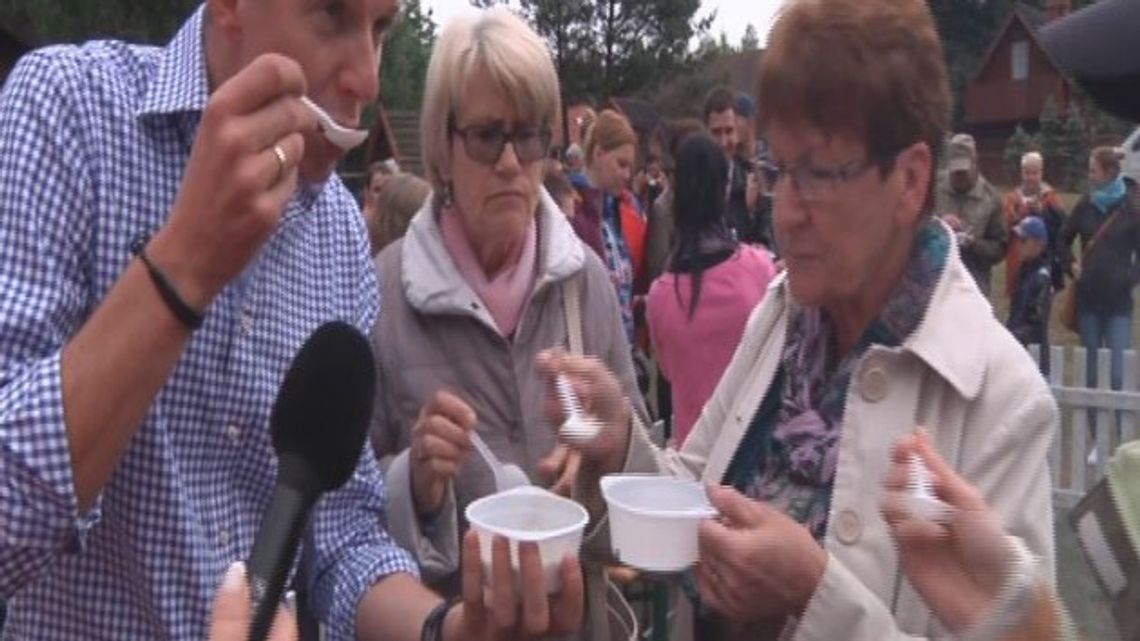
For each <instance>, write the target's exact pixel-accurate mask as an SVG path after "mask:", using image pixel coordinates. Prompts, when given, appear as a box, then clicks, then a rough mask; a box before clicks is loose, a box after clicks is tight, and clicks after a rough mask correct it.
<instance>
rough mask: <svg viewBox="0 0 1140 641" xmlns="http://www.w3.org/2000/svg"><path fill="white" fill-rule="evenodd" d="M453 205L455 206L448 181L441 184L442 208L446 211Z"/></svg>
mask: <svg viewBox="0 0 1140 641" xmlns="http://www.w3.org/2000/svg"><path fill="white" fill-rule="evenodd" d="M453 204H455V199H454V198H453V194H452V188H451V181H450V180H449V181H447V182H445V183H443V206H444V208H445V209H446V208H450V207H451V206H452V205H453Z"/></svg>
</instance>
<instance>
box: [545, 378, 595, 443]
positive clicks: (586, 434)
mask: <svg viewBox="0 0 1140 641" xmlns="http://www.w3.org/2000/svg"><path fill="white" fill-rule="evenodd" d="M554 386H555V388H556V389H557V391H558V400H559V402H560V403H561V404H562V413H563V414H565V415H566V419H565V420H564V421H563V422H562V427H561V428H559V430H558V432H559V433H560V434H561V435H562V438H564V439H566V440H568V441H571V442H574V443H589V442H590V441H592V440H594V437H596V436H597V435H598V431H599V430H600V429H601V425H599V424H598V421H597V420H595V419H594V418H593V417H591V416H589V415H588V414H586V413H585V412H584V411H582V406H581V405H580V404H579V403H578V397H577V396H576V395H575V394H574V388H573V387H572V386H571V385H570V379H568V378H566V375H565V374H559V375H558V376H557V377H555V379H554Z"/></svg>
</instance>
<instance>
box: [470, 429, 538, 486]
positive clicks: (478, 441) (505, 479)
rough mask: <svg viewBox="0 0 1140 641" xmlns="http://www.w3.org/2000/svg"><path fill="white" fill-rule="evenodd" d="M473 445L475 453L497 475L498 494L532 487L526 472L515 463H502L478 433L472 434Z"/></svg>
mask: <svg viewBox="0 0 1140 641" xmlns="http://www.w3.org/2000/svg"><path fill="white" fill-rule="evenodd" d="M471 443H472V444H473V445H474V446H475V451H477V452H479V456H480V457H481V458H482V459H483V462H484V463H486V464H487V466H488V467H490V468H491V472H492V473H493V474H494V475H495V491H496V492H505V491H507V490H513V489H514V488H516V487H521V486H523V485H530V478H529V477H527V475H526V472H524V471H522V468H521V467H519V466H517V465H515V464H513V463H503V462H501V461H500V460H499V458H498V457H497V456H495V453H494V452H492V451H491V448H489V447H487V443H485V442H484V441H483V437H482V436H479V433H478V432H475V431H472V432H471Z"/></svg>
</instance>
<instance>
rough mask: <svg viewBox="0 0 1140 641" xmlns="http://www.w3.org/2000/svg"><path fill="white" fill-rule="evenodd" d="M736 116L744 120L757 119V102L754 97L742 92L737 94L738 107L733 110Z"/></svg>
mask: <svg viewBox="0 0 1140 641" xmlns="http://www.w3.org/2000/svg"><path fill="white" fill-rule="evenodd" d="M733 111H735V112H736V115H738V116H740V117H742V118H755V117H756V101H755V100H753V99H752V96H749V95H748V94H746V93H744V92H743V91H741V92H740V93H738V94H736V105H735V107H734V109H733Z"/></svg>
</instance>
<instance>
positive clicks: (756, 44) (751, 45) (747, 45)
mask: <svg viewBox="0 0 1140 641" xmlns="http://www.w3.org/2000/svg"><path fill="white" fill-rule="evenodd" d="M758 49H760V34H758V33H757V32H756V25H754V24H752V23H749V24H748V26H747V27H745V28H744V35H743V36H742V37H741V38H740V50H741V51H757V50H758Z"/></svg>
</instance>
